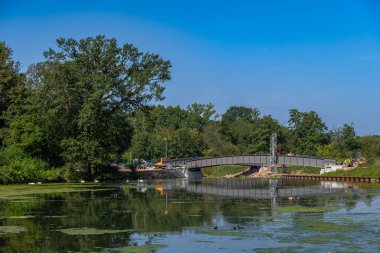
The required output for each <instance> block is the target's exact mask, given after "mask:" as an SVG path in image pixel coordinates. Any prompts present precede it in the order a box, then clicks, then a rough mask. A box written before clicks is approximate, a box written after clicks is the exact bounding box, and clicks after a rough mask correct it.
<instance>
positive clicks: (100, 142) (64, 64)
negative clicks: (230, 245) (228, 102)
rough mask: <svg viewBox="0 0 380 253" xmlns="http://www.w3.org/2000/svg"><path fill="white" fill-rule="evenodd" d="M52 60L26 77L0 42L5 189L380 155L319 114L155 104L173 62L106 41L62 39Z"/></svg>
mask: <svg viewBox="0 0 380 253" xmlns="http://www.w3.org/2000/svg"><path fill="white" fill-rule="evenodd" d="M44 56H45V60H44V61H43V62H39V63H36V64H32V65H31V66H30V67H29V68H28V70H27V71H26V73H20V70H19V64H18V63H17V62H15V61H14V60H12V50H11V49H10V48H8V47H7V46H6V44H5V43H4V42H3V43H0V93H1V97H0V128H1V130H0V147H1V151H0V183H15V182H29V181H38V180H50V181H60V180H68V179H69V178H70V177H72V176H73V175H74V174H78V173H79V174H81V176H82V177H87V178H94V177H96V176H97V175H99V174H101V173H105V172H109V171H111V170H112V168H111V164H114V163H119V162H123V160H124V161H125V160H126V159H128V160H131V159H135V158H139V159H146V160H156V159H158V158H159V157H163V156H164V155H165V147H167V153H168V155H169V156H171V157H199V156H220V155H232V154H253V153H268V152H269V138H270V136H271V134H272V133H277V134H278V137H279V144H280V146H281V147H282V148H283V152H285V153H294V154H302V155H320V156H331V157H335V158H338V159H340V158H345V157H352V156H355V155H358V154H361V153H363V154H364V155H366V156H369V157H374V158H376V157H378V156H380V151H379V150H380V149H379V146H380V145H379V143H380V141H379V138H377V137H363V138H361V139H360V138H358V137H357V135H356V133H355V129H354V127H353V125H348V124H346V125H344V126H343V127H342V128H339V129H337V130H334V131H330V132H328V129H327V127H326V125H325V123H324V122H323V120H322V119H321V117H319V115H318V114H317V113H316V112H314V111H311V112H300V111H298V110H297V109H291V110H290V111H289V121H288V125H281V124H280V123H279V122H278V121H277V120H276V119H273V118H272V117H271V115H262V114H261V113H260V111H259V110H258V109H257V108H249V107H244V106H232V107H230V108H229V109H228V110H227V111H226V112H225V113H224V114H222V115H218V114H217V113H216V110H215V108H214V106H213V105H212V104H192V105H189V106H188V107H186V108H181V107H179V106H167V107H164V106H162V105H153V103H152V102H153V101H160V100H162V99H163V92H164V86H163V84H164V83H165V81H168V80H170V68H171V64H170V62H169V61H167V60H164V59H163V58H161V57H160V56H159V55H157V54H151V53H144V52H140V51H139V50H138V49H137V48H136V47H134V46H133V45H131V44H125V45H123V46H119V45H118V44H117V42H116V40H115V39H107V38H105V37H104V36H97V37H89V38H85V39H81V40H74V39H58V40H57V46H56V48H55V49H49V50H48V51H46V52H45V53H44Z"/></svg>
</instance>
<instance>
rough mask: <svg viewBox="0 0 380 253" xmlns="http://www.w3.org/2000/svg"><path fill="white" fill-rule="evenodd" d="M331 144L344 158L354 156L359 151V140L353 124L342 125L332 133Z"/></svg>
mask: <svg viewBox="0 0 380 253" xmlns="http://www.w3.org/2000/svg"><path fill="white" fill-rule="evenodd" d="M333 144H334V146H335V147H336V149H337V150H338V151H339V152H340V153H341V154H342V155H343V156H344V157H346V158H347V157H351V156H354V154H355V153H356V152H358V150H359V149H360V143H359V138H358V136H357V135H356V131H355V128H354V125H353V124H350V125H349V124H344V125H343V127H342V128H339V129H337V130H336V131H334V132H333Z"/></svg>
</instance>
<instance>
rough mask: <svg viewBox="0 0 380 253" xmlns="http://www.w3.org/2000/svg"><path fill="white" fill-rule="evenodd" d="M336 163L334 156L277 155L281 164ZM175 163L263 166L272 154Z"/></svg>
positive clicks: (190, 166) (189, 166) (191, 166)
mask: <svg viewBox="0 0 380 253" xmlns="http://www.w3.org/2000/svg"><path fill="white" fill-rule="evenodd" d="M328 163H329V164H336V160H335V159H332V158H321V157H308V156H286V155H280V156H278V157H277V164H279V165H293V166H308V167H319V168H324V167H325V164H328ZM172 164H173V165H183V166H186V168H187V169H189V170H199V169H200V168H205V167H212V166H220V165H247V166H255V165H256V166H263V165H268V164H270V155H238V156H223V157H212V158H199V159H196V158H195V159H194V158H192V159H186V158H185V159H183V160H181V159H177V160H175V161H173V162H172Z"/></svg>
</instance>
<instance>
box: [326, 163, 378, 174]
mask: <svg viewBox="0 0 380 253" xmlns="http://www.w3.org/2000/svg"><path fill="white" fill-rule="evenodd" d="M323 176H347V177H370V178H380V161H379V160H377V161H376V162H375V163H374V164H372V165H367V166H359V167H358V168H356V169H353V170H349V171H342V170H341V171H335V172H329V173H325V174H323Z"/></svg>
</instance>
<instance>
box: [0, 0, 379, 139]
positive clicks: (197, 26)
mask: <svg viewBox="0 0 380 253" xmlns="http://www.w3.org/2000/svg"><path fill="white" fill-rule="evenodd" d="M97 34H104V35H106V36H107V37H115V38H116V39H117V40H118V42H119V43H120V44H123V43H127V42H128V43H133V44H134V45H135V46H137V47H138V48H139V49H140V50H142V51H149V52H154V53H158V54H160V55H161V56H163V57H164V58H166V59H169V60H171V62H172V64H173V69H172V80H171V81H170V82H169V83H167V85H166V87H167V89H166V92H165V96H166V99H165V100H164V101H163V102H162V103H163V104H165V105H177V104H179V105H181V106H186V105H188V104H191V103H195V102H197V103H209V102H211V103H213V104H214V105H215V106H216V108H217V110H218V112H219V113H223V112H224V111H225V110H226V109H227V108H228V107H230V106H231V105H244V106H250V107H257V108H258V109H260V110H261V111H262V113H264V114H271V115H272V116H273V117H275V118H277V119H278V120H279V121H280V122H281V123H286V122H287V120H288V110H289V109H291V108H297V109H299V110H302V111H309V110H315V111H316V112H317V113H318V114H319V115H320V116H321V117H322V118H323V119H324V120H325V122H326V123H327V125H328V127H329V128H330V129H333V128H337V127H339V126H341V125H342V124H344V123H354V125H355V128H356V129H357V131H358V134H360V135H366V134H380V68H379V67H380V1H377V0H358V1H353V0H326V1H324V0H319V1H304V0H288V1H282V0H278V1H274V0H266V1H260V0H257V1H248V0H246V1H243V0H241V1H236V0H235V1H232V0H231V1H229V0H228V1H227V0H203V1H168V0H167V1H166V0H160V1H158V0H157V1H144V0H135V1H128V0H124V1H122V0H120V1H112V0H109V1H97V0H92V1H90V0H88V1H84V0H83V1H79V0H77V1H73V0H66V1H38V0H37V1H22V0H18V1H16V0H12V1H8V0H0V40H3V41H5V42H6V43H7V44H8V46H10V47H11V48H12V49H13V50H14V58H15V59H16V60H18V61H20V62H21V64H22V69H23V70H25V69H26V68H27V66H28V65H29V64H31V63H35V62H38V61H42V60H43V56H42V53H43V51H45V50H47V49H48V48H49V47H54V46H55V40H56V39H57V38H59V37H73V38H76V39H79V38H83V37H88V36H95V35H97Z"/></svg>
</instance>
